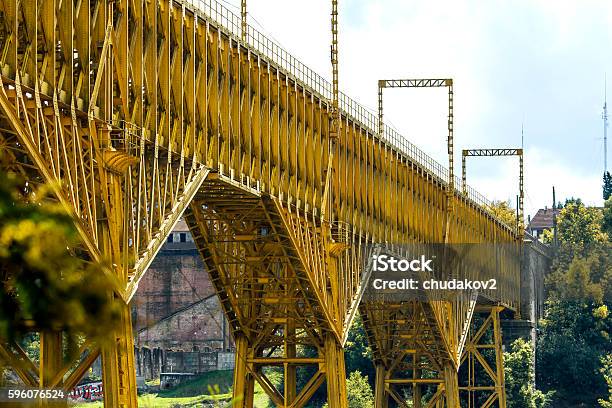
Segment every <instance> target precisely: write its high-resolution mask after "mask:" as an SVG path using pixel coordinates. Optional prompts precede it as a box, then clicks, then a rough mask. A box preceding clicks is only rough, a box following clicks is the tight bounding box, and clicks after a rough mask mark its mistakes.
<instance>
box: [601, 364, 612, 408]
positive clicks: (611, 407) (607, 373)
mask: <svg viewBox="0 0 612 408" xmlns="http://www.w3.org/2000/svg"><path fill="white" fill-rule="evenodd" d="M601 363H602V367H601V373H602V374H603V376H604V379H605V380H606V383H607V384H608V397H607V398H606V400H604V399H603V398H601V399H599V401H598V402H599V405H601V406H602V407H603V408H612V354H608V355H607V356H605V357H604V358H602V359H601Z"/></svg>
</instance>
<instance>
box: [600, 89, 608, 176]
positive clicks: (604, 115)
mask: <svg viewBox="0 0 612 408" xmlns="http://www.w3.org/2000/svg"><path fill="white" fill-rule="evenodd" d="M607 82H608V81H607V78H606V79H604V106H603V113H602V114H601V118H602V119H603V126H604V174H606V172H607V171H608V98H607V96H608V95H607V89H606V88H607V87H608V86H607V85H608V84H607Z"/></svg>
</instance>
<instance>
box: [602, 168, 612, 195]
mask: <svg viewBox="0 0 612 408" xmlns="http://www.w3.org/2000/svg"><path fill="white" fill-rule="evenodd" d="M610 196H612V175H610V172H609V171H606V172H605V173H604V175H603V199H604V200H607V199H609V198H610Z"/></svg>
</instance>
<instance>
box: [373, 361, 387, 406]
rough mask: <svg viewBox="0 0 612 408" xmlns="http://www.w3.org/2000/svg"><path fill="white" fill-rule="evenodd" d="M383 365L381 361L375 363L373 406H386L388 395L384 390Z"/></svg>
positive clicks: (384, 372) (384, 373)
mask: <svg viewBox="0 0 612 408" xmlns="http://www.w3.org/2000/svg"><path fill="white" fill-rule="evenodd" d="M385 375H386V370H385V366H384V365H383V364H382V363H377V364H376V384H375V386H374V387H375V388H374V393H375V395H374V408H387V407H388V406H389V397H388V395H387V392H386V390H385Z"/></svg>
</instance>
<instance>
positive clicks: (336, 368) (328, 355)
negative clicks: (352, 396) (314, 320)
mask: <svg viewBox="0 0 612 408" xmlns="http://www.w3.org/2000/svg"><path fill="white" fill-rule="evenodd" d="M324 352H325V355H324V356H323V358H324V359H325V370H326V377H327V405H328V406H329V408H346V407H347V394H346V370H345V367H344V350H343V349H342V346H341V345H340V343H339V342H338V340H337V339H336V337H335V336H334V335H333V334H331V333H328V334H326V336H325V347H324Z"/></svg>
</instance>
